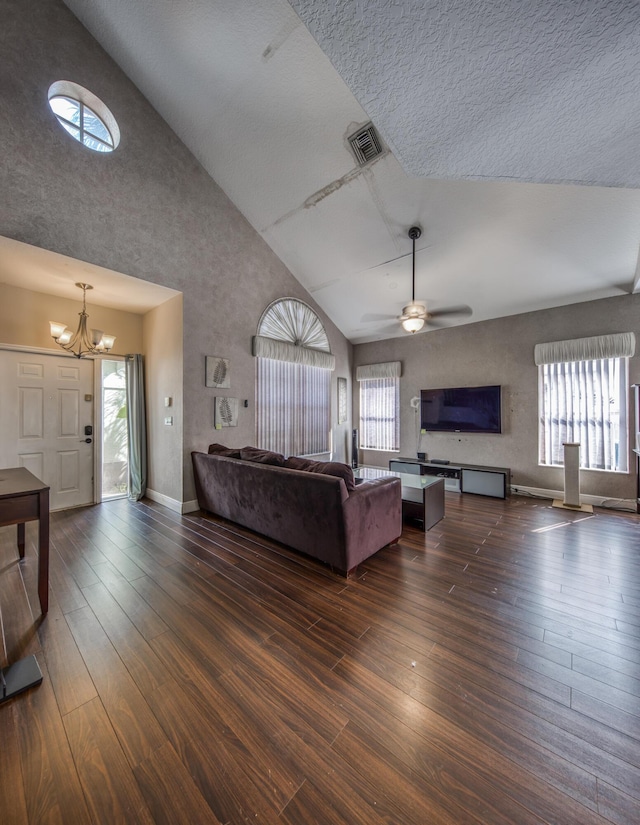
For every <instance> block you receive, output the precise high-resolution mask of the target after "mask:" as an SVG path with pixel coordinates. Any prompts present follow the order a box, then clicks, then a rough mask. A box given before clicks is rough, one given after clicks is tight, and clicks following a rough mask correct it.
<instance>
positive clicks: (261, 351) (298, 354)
mask: <svg viewBox="0 0 640 825" xmlns="http://www.w3.org/2000/svg"><path fill="white" fill-rule="evenodd" d="M253 354H254V355H255V356H256V363H257V366H256V444H257V445H258V446H259V447H261V448H262V449H265V450H274V451H276V452H279V453H283V454H284V455H285V456H289V455H317V454H319V453H326V452H329V450H330V444H329V431H330V427H331V372H332V370H334V369H335V356H333V355H332V354H331V351H330V347H329V339H328V338H327V334H326V331H325V329H324V326H323V324H322V321H321V320H320V318H318V316H317V314H316V313H315V312H314V311H313V309H311V307H310V306H309V305H308V304H305V303H304V301H300V300H298V299H297V298H281V299H280V300H278V301H274V302H273V303H272V304H270V305H269V306H268V307H267V308H266V309H265V311H264V312H263V313H262V317H261V318H260V321H259V323H258V330H257V335H255V336H254V339H253Z"/></svg>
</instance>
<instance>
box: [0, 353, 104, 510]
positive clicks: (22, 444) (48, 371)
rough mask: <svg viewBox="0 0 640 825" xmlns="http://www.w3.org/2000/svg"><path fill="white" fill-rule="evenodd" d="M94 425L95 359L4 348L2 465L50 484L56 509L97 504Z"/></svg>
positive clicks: (0, 365) (0, 359) (0, 366)
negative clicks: (90, 430)
mask: <svg viewBox="0 0 640 825" xmlns="http://www.w3.org/2000/svg"><path fill="white" fill-rule="evenodd" d="M93 424H94V421H93V361H92V360H87V359H84V358H81V359H77V358H70V357H65V356H58V355H38V354H33V353H28V352H11V351H7V350H4V351H0V466H1V467H26V468H27V469H28V470H30V471H31V472H32V473H33V474H34V475H35V476H37V477H38V478H39V479H40V480H41V481H43V482H44V483H45V484H48V485H49V486H50V487H51V494H50V502H51V509H52V510H62V509H65V508H67V507H78V506H80V505H83V504H91V503H93V500H94V495H93V455H94V445H93V442H94V437H93V434H91V435H85V427H86V426H91V427H93ZM86 439H90V441H91V443H87V442H86Z"/></svg>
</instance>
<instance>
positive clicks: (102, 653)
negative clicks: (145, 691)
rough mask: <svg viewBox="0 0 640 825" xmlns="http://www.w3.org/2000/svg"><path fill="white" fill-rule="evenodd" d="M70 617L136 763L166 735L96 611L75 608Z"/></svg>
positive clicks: (106, 704)
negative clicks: (97, 616)
mask: <svg viewBox="0 0 640 825" xmlns="http://www.w3.org/2000/svg"><path fill="white" fill-rule="evenodd" d="M67 621H68V622H69V626H70V628H71V632H72V633H73V637H74V639H75V641H76V644H77V645H78V648H79V649H80V652H81V654H82V657H83V659H84V661H85V664H86V665H87V669H88V670H89V673H90V674H91V678H92V679H93V683H94V684H95V685H96V688H97V690H98V694H99V696H100V698H101V700H102V704H103V705H104V707H105V709H106V711H107V713H108V715H109V721H110V723H111V725H112V726H113V728H114V730H115V732H116V734H117V736H118V739H119V741H120V744H121V745H122V748H123V750H124V752H125V754H126V756H127V759H128V760H129V762H130V764H131V765H132V766H135V765H137V764H138V763H139V762H141V761H143V760H145V759H148V758H149V757H150V756H151V755H152V754H153V752H154V751H156V750H157V749H158V748H160V747H161V746H162V745H163V744H164V743H165V742H166V736H165V735H164V733H163V732H162V729H161V728H160V726H159V725H158V723H157V721H156V719H155V717H154V716H153V714H152V712H151V710H150V708H149V705H148V704H147V702H146V700H145V698H144V696H143V695H142V693H141V692H140V690H139V689H138V687H137V685H136V684H135V682H134V680H133V678H132V677H131V675H130V673H129V671H128V670H127V668H126V666H125V664H124V663H123V661H122V659H121V658H120V657H119V656H118V654H117V652H116V650H115V648H114V647H113V645H112V644H111V641H110V640H109V637H108V636H107V634H106V633H105V631H104V629H103V628H102V626H101V625H100V622H99V621H98V619H97V618H96V616H95V614H94V613H93V611H92V610H91V609H90V608H89V607H85V608H82V609H81V610H76V611H74V612H73V613H70V614H69V615H68V616H67Z"/></svg>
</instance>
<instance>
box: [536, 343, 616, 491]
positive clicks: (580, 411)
mask: <svg viewBox="0 0 640 825" xmlns="http://www.w3.org/2000/svg"><path fill="white" fill-rule="evenodd" d="M560 370H561V371H562V377H563V379H564V386H563V387H560V386H557V387H555V389H552V390H549V389H548V387H549V384H550V382H553V381H554V380H555V381H557V380H558V378H559V376H558V375H557V373H558V371H560ZM596 370H598V373H597V374H596ZM603 370H604V371H605V372H607V371H608V372H610V373H611V375H612V376H613V377H612V379H611V382H610V385H609V386H610V387H613V389H614V390H615V392H616V394H617V398H615V397H614V396H613V395H612V394H611V393H606V395H605V393H604V392H603V391H601V390H600V385H599V386H598V391H597V394H596V395H594V390H593V388H592V389H590V387H589V381H596V382H598V381H600V380H601V377H602V376H601V372H602V371H603ZM568 382H571V383H570V386H571V387H573V390H572V393H571V399H570V401H569V402H568V403H569V407H570V408H571V409H569V408H568V407H567V403H565V409H566V410H567V412H571V410H573V409H575V410H576V411H575V413H573V414H572V415H571V417H570V419H569V416H568V415H567V417H566V418H567V420H566V421H563V420H560V415H561V411H560V409H559V408H558V407H557V404H555V405H554V406H555V407H556V410H555V412H556V413H557V415H556V419H557V420H554V417H553V412H554V411H552V409H551V407H552V400H551V398H550V393H552V392H554V393H555V395H556V396H564V397H566V391H567V383H568ZM591 396H593V397H591ZM606 397H609V398H610V399H611V400H610V401H609V405H610V407H609V408H611V406H612V405H613V406H614V407H615V408H616V409H615V410H614V411H613V415H611V414H610V415H609V416H607V418H606V419H605V418H604V417H603V416H601V417H594V416H593V412H594V409H593V408H592V406H591V405H592V404H596V403H597V402H598V401H600V403H601V404H602V403H604V400H605V398H606ZM616 401H617V404H616V403H615V402H616ZM576 418H577V421H576ZM549 421H551V422H552V424H551V425H549V424H548V423H547V422H549ZM628 423H629V358H628V357H626V356H614V357H610V358H597V359H585V360H582V361H558V362H553V363H540V364H539V365H538V466H540V467H563V466H564V456H563V455H561V453H560V450H561V446H562V444H563V443H564V442H565V441H568V442H574V443H575V442H578V441H579V442H580V443H581V445H582V447H581V449H580V470H589V471H594V472H607V473H621V474H627V475H628V474H629V472H630V463H629V427H628ZM554 425H555V426H554ZM549 426H552V427H553V426H554V430H556V429H557V432H556V431H554V430H552V431H551V432H549V433H548V432H547V429H546V428H547V427H549ZM612 428H613V430H614V433H613V434H611V435H607V440H608V444H605V433H608V431H609V430H610V429H612ZM563 430H565V431H566V435H565V436H564V437H563V435H562V431H563ZM616 431H617V434H618V435H617V439H616V438H615V432H616ZM585 441H586V444H585ZM599 441H600V442H601V448H602V455H603V456H604V460H603V463H604V465H605V466H595V464H596V461H597V460H598V459H597V449H598V442H599ZM549 442H550V443H549ZM607 455H608V456H609V459H607ZM547 458H550V459H551V460H546V459H547ZM607 465H609V466H607Z"/></svg>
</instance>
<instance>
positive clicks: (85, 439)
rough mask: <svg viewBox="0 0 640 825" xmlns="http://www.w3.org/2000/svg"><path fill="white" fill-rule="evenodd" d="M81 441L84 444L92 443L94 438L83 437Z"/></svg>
mask: <svg viewBox="0 0 640 825" xmlns="http://www.w3.org/2000/svg"><path fill="white" fill-rule="evenodd" d="M80 441H82V442H83V443H84V444H91V441H92V439H91V438H81V439H80Z"/></svg>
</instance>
